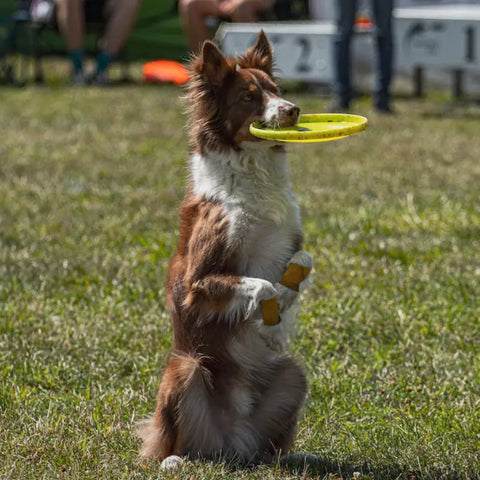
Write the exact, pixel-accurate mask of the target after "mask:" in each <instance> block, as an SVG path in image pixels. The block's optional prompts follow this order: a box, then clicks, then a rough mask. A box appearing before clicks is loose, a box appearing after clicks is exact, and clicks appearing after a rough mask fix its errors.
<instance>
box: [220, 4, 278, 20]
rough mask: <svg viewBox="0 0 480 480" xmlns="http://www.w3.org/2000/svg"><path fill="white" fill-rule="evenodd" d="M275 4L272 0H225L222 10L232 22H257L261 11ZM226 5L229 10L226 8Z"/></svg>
mask: <svg viewBox="0 0 480 480" xmlns="http://www.w3.org/2000/svg"><path fill="white" fill-rule="evenodd" d="M272 6H273V1H270V0H243V1H241V2H238V1H228V0H227V1H225V2H222V3H221V4H220V7H221V8H222V11H224V12H225V14H226V15H227V16H229V17H230V18H231V20H232V22H256V21H258V19H259V17H260V15H261V13H263V12H265V11H266V10H268V9H269V8H271V7H272ZM225 7H226V9H227V10H228V11H226V10H225Z"/></svg>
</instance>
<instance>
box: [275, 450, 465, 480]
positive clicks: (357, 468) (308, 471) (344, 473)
mask: <svg viewBox="0 0 480 480" xmlns="http://www.w3.org/2000/svg"><path fill="white" fill-rule="evenodd" d="M277 465H278V466H279V467H280V468H281V469H283V470H286V471H288V472H289V473H291V474H294V475H299V476H301V478H303V479H309V478H312V479H313V478H315V479H317V478H322V479H323V478H328V479H329V480H340V479H343V480H346V479H354V480H373V479H381V480H421V479H429V480H430V479H431V480H433V479H435V480H439V479H444V480H458V478H459V475H458V473H457V472H455V471H453V470H449V471H430V472H421V471H412V470H409V469H408V468H405V467H402V466H401V465H396V464H395V462H392V463H391V464H388V465H377V466H373V465H369V464H368V462H365V463H363V464H356V465H353V464H351V463H348V462H341V463H339V462H336V461H333V460H331V459H329V458H327V457H324V456H321V455H314V454H311V453H293V454H289V455H285V456H284V457H282V458H281V459H280V461H279V462H278V464H277Z"/></svg>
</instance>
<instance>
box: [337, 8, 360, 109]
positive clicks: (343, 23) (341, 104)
mask: <svg viewBox="0 0 480 480" xmlns="http://www.w3.org/2000/svg"><path fill="white" fill-rule="evenodd" d="M356 10H357V0H336V1H335V21H336V25H337V31H336V35H335V41H334V47H333V55H334V63H333V67H334V83H333V90H334V93H335V96H336V101H335V104H336V105H335V106H336V107H338V108H339V109H341V108H345V109H346V108H348V107H349V104H350V100H351V99H352V86H351V78H350V77H351V75H350V71H351V65H350V45H351V40H352V33H353V25H354V23H355V13H356Z"/></svg>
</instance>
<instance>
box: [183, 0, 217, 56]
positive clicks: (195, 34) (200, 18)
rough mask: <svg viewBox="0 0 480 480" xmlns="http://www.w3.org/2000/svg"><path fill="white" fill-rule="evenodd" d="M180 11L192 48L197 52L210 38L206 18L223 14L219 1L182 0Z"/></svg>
mask: <svg viewBox="0 0 480 480" xmlns="http://www.w3.org/2000/svg"><path fill="white" fill-rule="evenodd" d="M179 11H180V18H181V21H182V25H183V30H184V32H185V35H186V36H187V40H188V45H189V47H190V50H191V51H192V52H194V53H196V52H198V50H199V49H200V47H201V46H202V44H203V42H204V41H205V40H208V39H209V38H210V31H209V29H208V27H207V25H205V19H206V18H207V17H219V16H220V15H222V12H221V10H220V8H219V3H218V1H217V0H180V2H179Z"/></svg>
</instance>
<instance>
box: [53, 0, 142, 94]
mask: <svg viewBox="0 0 480 480" xmlns="http://www.w3.org/2000/svg"><path fill="white" fill-rule="evenodd" d="M140 1H141V0H56V6H57V23H58V26H59V29H60V33H61V34H62V36H63V38H64V41H65V44H66V47H67V50H68V53H69V56H70V59H71V62H72V83H73V84H77V85H81V84H85V83H87V77H86V75H85V72H84V50H83V49H84V46H83V42H84V37H85V19H86V18H87V19H88V15H89V13H90V12H95V13H100V16H103V17H104V18H105V20H106V26H105V31H104V34H103V37H102V39H101V42H100V52H99V54H98V56H97V65H96V68H95V71H94V72H93V74H92V76H91V78H90V79H89V80H90V81H91V82H92V83H98V84H106V83H108V77H107V70H108V67H109V65H110V63H111V61H112V60H113V59H114V58H115V56H116V55H118V54H119V52H120V51H121V50H122V48H123V47H124V46H125V44H126V42H127V40H128V37H129V35H130V32H131V31H132V28H133V25H134V23H135V18H136V15H137V12H138V8H139V6H140Z"/></svg>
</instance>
